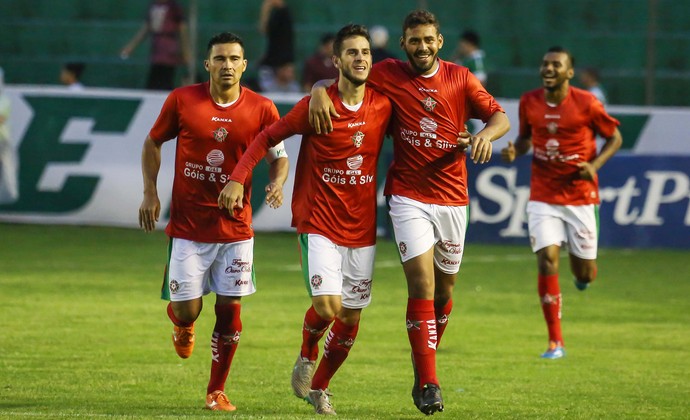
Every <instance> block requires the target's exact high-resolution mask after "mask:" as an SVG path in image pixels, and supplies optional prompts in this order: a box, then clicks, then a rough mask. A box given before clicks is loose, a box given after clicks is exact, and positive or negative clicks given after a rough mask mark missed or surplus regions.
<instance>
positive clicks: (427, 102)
mask: <svg viewBox="0 0 690 420" xmlns="http://www.w3.org/2000/svg"><path fill="white" fill-rule="evenodd" d="M436 104H438V102H436V100H434V98H432V97H431V96H427V97H426V98H425V99H422V105H423V106H424V109H425V110H426V111H429V112H432V111H433V110H434V108H436Z"/></svg>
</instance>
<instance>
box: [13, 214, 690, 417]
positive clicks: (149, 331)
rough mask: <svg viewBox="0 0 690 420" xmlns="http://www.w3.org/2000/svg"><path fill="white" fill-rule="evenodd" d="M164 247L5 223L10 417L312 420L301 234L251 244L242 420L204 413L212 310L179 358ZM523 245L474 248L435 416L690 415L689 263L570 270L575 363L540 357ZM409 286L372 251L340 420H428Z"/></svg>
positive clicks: (532, 265)
mask: <svg viewBox="0 0 690 420" xmlns="http://www.w3.org/2000/svg"><path fill="white" fill-rule="evenodd" d="M166 241H167V239H166V238H165V236H164V234H163V233H161V232H156V233H153V234H148V235H147V234H144V233H143V232H140V231H136V230H128V229H114V228H93V227H61V226H37V225H9V224H0V326H2V333H1V335H0V418H3V419H20V418H63V419H64V418H95V419H98V418H220V416H222V417H223V418H226V417H231V418H234V417H238V418H248V419H252V418H267V419H289V418H309V417H313V415H312V411H311V408H310V406H308V405H307V404H306V403H304V402H303V401H300V400H298V399H297V398H295V397H293V396H292V394H291V389H290V385H289V377H290V372H291V368H292V364H293V362H294V359H295V357H296V355H297V351H298V348H299V343H300V339H301V335H300V326H301V323H302V319H303V316H304V311H305V310H306V308H307V307H308V305H309V299H308V297H307V294H306V291H305V289H304V285H303V282H302V279H301V276H300V273H299V269H298V253H297V246H296V237H295V235H293V234H259V235H257V238H256V249H255V254H256V255H255V264H256V273H257V282H258V288H259V291H258V293H256V294H255V295H254V296H251V297H248V298H245V300H244V303H243V309H242V321H243V325H244V329H243V334H242V341H241V343H240V347H239V350H238V352H237V355H236V357H235V361H234V363H233V366H232V369H231V371H230V378H229V381H228V387H227V390H228V394H229V396H230V399H231V401H232V402H233V403H235V404H236V405H237V406H238V407H239V408H238V411H237V412H236V413H234V414H224V413H212V412H207V411H205V410H202V409H201V407H202V405H203V397H204V394H205V390H206V383H207V380H208V370H209V365H210V349H209V345H208V341H209V337H210V333H211V328H212V325H213V316H212V313H213V311H212V305H213V300H212V299H213V298H212V297H209V299H208V300H206V308H205V309H204V311H203V312H202V315H201V317H200V319H199V321H198V324H197V334H198V341H197V348H196V350H195V353H194V355H193V356H192V357H191V358H190V359H187V360H181V359H179V358H177V356H176V355H175V352H174V351H173V349H172V345H171V343H170V331H171V325H170V322H169V320H168V319H167V316H166V315H165V310H164V309H165V303H164V302H163V301H161V300H159V298H158V295H159V290H160V279H161V275H162V269H163V264H164V259H165V253H166ZM528 248H529V247H528V246H527V244H525V246H517V247H515V246H485V245H474V244H469V245H468V246H467V250H466V254H465V260H464V262H463V266H462V268H461V272H460V275H461V276H460V280H459V284H458V285H457V288H456V293H455V297H454V300H455V302H456V304H455V311H454V312H453V316H452V319H451V323H450V324H449V327H448V329H447V330H446V334H445V335H444V337H443V342H442V344H441V348H440V350H439V351H438V358H437V363H438V372H439V377H440V380H441V385H442V387H443V392H444V399H445V404H446V412H444V413H439V414H437V415H436V416H435V417H434V418H437V417H438V418H447V419H455V418H479V419H484V418H582V419H590V418H620V417H623V418H645V419H646V418H669V419H671V418H674V419H675V418H688V417H689V416H690V408H689V404H688V402H687V398H688V395H690V380H688V377H690V362H689V361H688V359H689V357H688V356H690V354H689V351H688V349H689V348H690V298H688V296H690V268H689V267H690V265H689V264H688V263H687V255H688V253H687V251H665V250H645V251H639V250H612V249H604V250H601V251H600V258H599V273H600V274H599V278H598V280H597V282H596V283H595V285H594V286H593V287H591V288H590V290H588V291H586V292H585V293H582V292H578V291H577V290H576V289H575V288H574V287H573V286H572V284H571V283H570V280H569V279H570V276H569V275H568V274H567V273H566V268H567V261H566V260H563V264H562V267H561V273H562V275H561V279H562V280H561V286H562V290H563V301H564V310H563V313H564V319H563V329H564V336H565V340H566V346H567V350H568V355H567V357H566V358H564V359H561V360H555V361H548V360H542V359H540V358H539V357H538V355H539V354H540V352H542V351H543V350H544V349H545V346H546V328H545V326H544V324H543V320H542V317H541V311H540V309H539V305H538V298H537V296H536V274H535V269H536V262H535V259H534V256H533V255H532V254H531V253H530V251H529V249H528ZM405 304H406V288H405V282H404V279H403V277H402V272H401V269H400V266H399V264H398V262H397V256H396V253H395V248H394V246H393V245H392V244H391V243H390V242H387V241H380V243H379V249H378V255H377V268H376V273H375V282H374V294H373V302H372V305H371V306H370V307H369V308H368V309H367V310H365V311H364V313H363V320H362V326H361V329H360V334H359V337H358V339H357V342H356V345H355V347H354V348H353V350H352V352H351V354H350V358H349V359H348V361H347V362H346V363H345V364H344V365H343V367H342V368H341V370H340V371H339V372H338V374H337V375H336V376H335V378H334V379H333V381H332V382H331V389H332V391H333V393H334V397H333V403H334V405H335V408H336V410H337V411H338V413H339V417H340V418H352V419H355V418H356V419H360V418H370V419H374V418H376V419H378V418H395V419H414V418H421V417H423V416H422V414H421V413H419V412H418V411H417V410H416V408H414V406H413V405H412V402H411V398H410V396H409V391H410V387H411V383H412V372H411V368H410V361H409V344H408V341H407V335H406V332H405V327H404V314H405Z"/></svg>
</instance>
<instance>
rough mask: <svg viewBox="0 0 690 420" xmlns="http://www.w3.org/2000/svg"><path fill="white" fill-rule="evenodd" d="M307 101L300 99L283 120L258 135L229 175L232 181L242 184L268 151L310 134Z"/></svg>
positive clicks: (307, 99)
mask: <svg viewBox="0 0 690 420" xmlns="http://www.w3.org/2000/svg"><path fill="white" fill-rule="evenodd" d="M309 99H310V96H306V97H304V98H302V100H301V101H299V102H298V103H297V105H295V106H294V107H293V108H292V109H291V110H290V112H288V113H287V114H286V115H285V116H284V117H283V118H281V119H280V120H278V121H277V122H276V123H274V124H272V125H271V126H269V127H268V128H265V129H263V130H262V131H261V133H259V135H258V136H257V137H256V138H255V139H254V140H253V141H252V143H251V144H250V145H249V147H248V148H247V150H246V151H245V152H244V154H243V155H242V158H241V159H240V161H239V162H237V165H236V166H235V169H234V170H233V171H232V174H230V179H231V180H232V181H236V182H239V183H240V184H244V181H245V180H246V179H247V176H248V175H249V174H250V173H251V172H252V171H253V170H254V167H255V166H256V165H257V164H258V163H259V161H260V160H261V159H262V158H263V157H264V156H266V153H267V152H268V149H270V148H271V147H273V146H275V145H277V144H278V143H280V142H281V141H283V140H285V139H286V138H288V137H290V136H293V135H295V134H308V133H311V132H312V128H311V126H310V125H309ZM276 112H277V111H276Z"/></svg>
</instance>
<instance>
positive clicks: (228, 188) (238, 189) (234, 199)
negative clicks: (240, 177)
mask: <svg viewBox="0 0 690 420" xmlns="http://www.w3.org/2000/svg"><path fill="white" fill-rule="evenodd" d="M243 199H244V185H242V184H240V183H239V182H236V181H228V183H227V184H225V187H223V191H221V192H220V195H219V196H218V208H219V209H222V208H226V209H228V210H229V211H230V213H232V212H233V210H234V209H236V208H237V209H241V208H242V207H243V206H242V200H243Z"/></svg>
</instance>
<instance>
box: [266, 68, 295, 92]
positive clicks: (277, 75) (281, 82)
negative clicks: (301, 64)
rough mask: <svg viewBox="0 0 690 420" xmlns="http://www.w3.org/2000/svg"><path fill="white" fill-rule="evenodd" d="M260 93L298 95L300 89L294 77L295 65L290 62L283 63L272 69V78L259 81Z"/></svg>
mask: <svg viewBox="0 0 690 420" xmlns="http://www.w3.org/2000/svg"><path fill="white" fill-rule="evenodd" d="M260 82H261V83H260V85H259V86H260V88H261V91H262V92H267V93H300V92H302V88H301V87H300V85H299V83H298V82H297V79H296V76H295V65H294V64H293V63H291V62H288V63H283V64H281V65H279V66H277V67H274V68H273V75H272V77H270V78H268V77H266V78H264V79H262V80H261V81H260Z"/></svg>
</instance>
